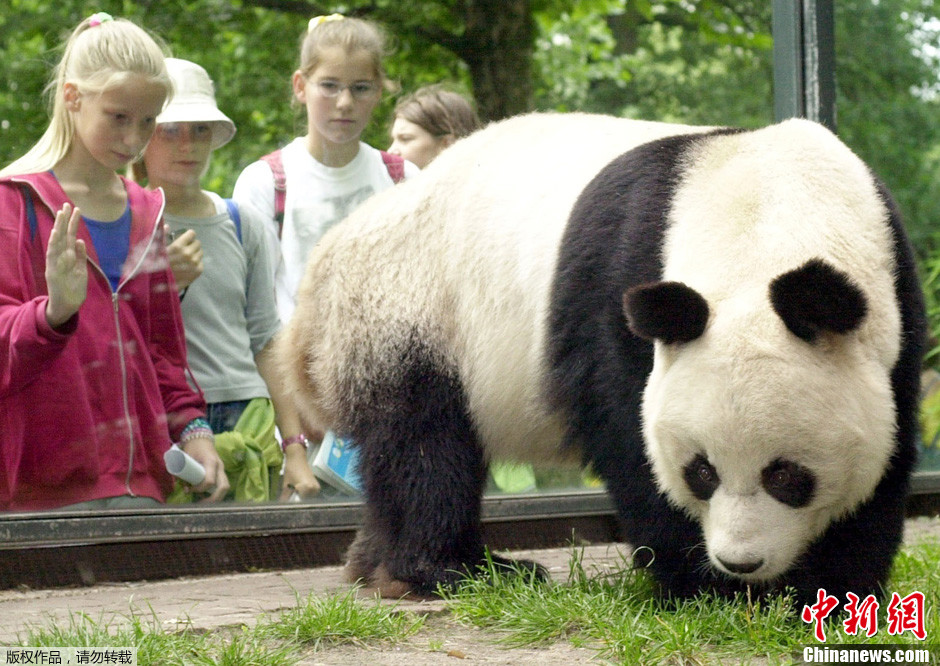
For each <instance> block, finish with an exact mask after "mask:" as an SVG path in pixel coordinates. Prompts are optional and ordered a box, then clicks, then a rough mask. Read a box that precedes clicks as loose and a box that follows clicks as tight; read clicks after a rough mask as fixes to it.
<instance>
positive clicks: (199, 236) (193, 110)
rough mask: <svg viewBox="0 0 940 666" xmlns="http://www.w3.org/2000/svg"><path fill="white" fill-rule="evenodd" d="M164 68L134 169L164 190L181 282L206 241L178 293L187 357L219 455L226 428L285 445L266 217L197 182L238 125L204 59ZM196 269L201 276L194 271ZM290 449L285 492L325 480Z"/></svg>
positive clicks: (293, 430)
mask: <svg viewBox="0 0 940 666" xmlns="http://www.w3.org/2000/svg"><path fill="white" fill-rule="evenodd" d="M167 69H168V71H169V73H170V78H171V79H172V81H173V86H174V95H173V97H172V99H171V100H170V103H169V104H168V105H167V107H166V109H165V110H164V111H163V113H161V114H160V115H159V116H158V117H157V129H156V131H155V132H154V135H153V138H152V139H151V141H150V144H149V145H148V146H147V149H146V150H145V151H144V155H143V160H142V161H141V162H139V163H138V164H137V165H135V174H136V175H137V176H138V177H145V178H146V179H147V181H148V186H149V187H153V188H156V187H161V188H163V190H164V193H165V196H166V211H165V215H164V218H165V220H166V223H167V225H168V227H169V230H170V233H171V235H179V237H178V238H177V239H176V240H175V241H174V242H173V243H172V244H171V245H170V254H171V261H172V259H173V256H174V254H175V255H176V257H177V258H178V259H180V262H179V264H178V265H176V266H174V273H177V272H179V273H180V274H179V275H177V277H178V278H179V281H180V282H183V283H186V282H189V280H190V279H191V278H192V277H193V271H190V274H189V275H183V274H182V273H183V271H179V270H178V269H180V267H181V266H183V265H186V264H187V263H188V264H189V265H190V267H192V265H193V261H198V259H199V254H198V252H199V250H198V248H199V247H200V246H201V253H202V256H201V258H202V264H203V266H202V275H201V276H199V277H198V279H193V280H192V282H191V284H189V285H188V287H186V289H185V290H184V291H183V292H182V294H181V298H182V303H181V306H182V311H183V323H184V326H185V329H186V347H187V355H188V359H189V364H190V367H191V368H192V371H193V375H194V376H195V379H196V381H197V382H198V384H199V386H200V387H201V388H202V390H203V391H204V393H205V395H206V402H207V403H208V406H209V410H208V420H209V423H210V426H211V427H212V429H213V431H214V432H215V433H216V445H217V447H218V448H219V451H220V454H221V455H222V456H223V459H225V450H224V447H225V445H226V441H227V440H226V436H227V433H231V432H232V431H236V430H237V432H236V433H235V434H234V435H232V436H231V437H230V439H232V440H237V441H239V442H244V441H245V440H247V439H253V440H257V439H264V440H265V441H260V442H258V441H256V442H254V443H253V444H251V446H252V447H254V448H255V449H256V450H261V451H270V447H271V446H272V445H273V448H274V451H275V452H277V453H280V448H279V446H278V443H277V441H276V440H275V439H274V428H273V423H272V418H271V411H272V408H273V420H276V423H277V426H278V430H279V431H280V433H281V435H282V436H283V437H284V438H285V441H294V440H298V439H300V438H301V436H300V433H301V426H300V420H299V417H298V416H297V412H296V411H295V409H294V407H293V403H292V401H291V400H290V399H289V398H288V397H286V396H285V395H284V392H283V389H282V388H281V385H280V380H279V375H278V373H277V372H276V370H275V368H274V367H273V365H272V363H271V360H270V358H269V346H270V342H271V340H272V338H273V337H274V334H275V333H277V331H278V329H279V328H280V320H279V319H278V315H277V310H276V308H275V304H274V298H273V295H274V284H273V275H274V271H273V269H272V268H271V263H270V262H271V255H270V252H269V250H268V249H267V245H266V241H265V237H264V234H265V230H264V224H265V223H264V219H263V216H262V214H261V213H260V212H258V211H257V210H256V209H254V208H252V207H251V206H247V205H241V206H236V205H235V204H234V202H233V201H231V200H225V199H222V197H220V196H219V195H218V194H216V193H214V192H209V191H207V190H203V189H202V186H201V182H200V181H201V178H202V175H203V174H204V173H205V171H206V168H207V167H208V165H209V159H210V157H211V155H212V151H213V150H214V149H216V148H218V147H219V146H223V145H225V144H226V143H227V142H228V141H230V140H231V138H232V137H233V136H234V135H235V124H234V123H233V122H232V121H231V120H230V119H229V117H228V116H226V115H225V114H224V113H222V111H220V110H219V108H218V106H217V104H216V100H215V93H214V90H213V85H212V80H211V79H210V78H209V75H208V74H207V73H206V71H205V70H204V69H203V68H202V67H200V66H199V65H197V64H196V63H193V62H190V61H188V60H180V59H178V58H168V59H167ZM194 247H195V248H197V249H196V250H195V251H194V250H193V248H194ZM184 254H188V255H189V256H188V258H187V257H184V256H183V255H184ZM194 273H195V275H198V270H197V271H195V272H194ZM252 424H253V425H252ZM236 426H238V428H237V429H236ZM255 445H257V446H255ZM285 455H286V463H285V470H284V483H283V489H282V492H281V498H282V499H287V497H289V496H291V495H292V494H294V493H297V494H298V495H299V496H301V497H304V496H309V495H312V494H315V493H316V492H317V491H318V490H319V484H318V483H317V481H316V479H315V477H314V476H313V473H312V471H311V470H310V467H309V465H308V464H307V458H306V451H305V450H304V447H303V446H291V447H285ZM264 457H265V458H269V456H267V455H266V456H264ZM229 477H230V480H231V484H232V488H233V490H234V491H235V499H261V498H262V497H260V496H258V488H257V484H255V486H253V487H251V488H249V485H250V484H249V483H248V481H246V485H245V486H244V488H241V489H240V486H239V481H238V478H237V475H235V474H232V473H230V474H229ZM255 481H257V477H256V478H255ZM240 490H243V491H244V493H243V494H242V495H240V494H239V493H240ZM267 490H268V491H270V492H273V490H272V489H271V488H268V489H267ZM252 493H254V494H252ZM263 494H269V493H268V492H266V493H262V495H263Z"/></svg>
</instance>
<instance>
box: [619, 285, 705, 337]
mask: <svg viewBox="0 0 940 666" xmlns="http://www.w3.org/2000/svg"><path fill="white" fill-rule="evenodd" d="M623 313H624V315H626V317H627V325H628V326H629V327H630V330H631V331H633V333H634V334H636V335H637V336H639V337H641V338H644V339H646V340H660V341H662V342H665V343H669V344H671V343H674V342H690V341H691V340H694V339H695V338H697V337H699V336H700V335H701V334H702V333H704V332H705V326H706V324H708V303H707V302H706V301H705V298H704V297H703V296H702V295H701V294H700V293H698V292H697V291H695V290H694V289H692V288H691V287H688V286H686V285H684V284H682V283H681V282H653V283H650V284H641V285H639V286H636V287H632V288H630V289H628V290H627V291H626V292H625V293H624V295H623Z"/></svg>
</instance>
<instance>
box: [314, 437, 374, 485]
mask: <svg viewBox="0 0 940 666" xmlns="http://www.w3.org/2000/svg"><path fill="white" fill-rule="evenodd" d="M311 467H312V468H313V474H314V476H316V477H317V478H318V479H319V480H320V481H323V482H324V483H326V484H328V485H330V486H332V487H333V488H335V489H336V490H339V491H340V492H342V493H345V494H347V495H360V494H362V482H361V481H360V480H359V470H358V467H359V455H358V453H357V451H356V449H355V447H352V446H350V440H349V439H343V438H341V437H337V436H336V433H334V432H333V431H332V430H327V431H326V435H324V436H323V441H322V442H321V443H320V449H319V450H318V451H317V454H316V456H315V457H314V459H313V463H311Z"/></svg>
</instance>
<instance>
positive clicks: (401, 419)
mask: <svg viewBox="0 0 940 666" xmlns="http://www.w3.org/2000/svg"><path fill="white" fill-rule="evenodd" d="M412 351H414V350H412ZM429 356H430V355H423V354H412V355H410V358H408V359H407V360H406V362H404V363H402V364H401V365H400V366H399V368H401V375H400V377H399V380H400V381H399V382H396V386H394V387H390V388H391V390H389V391H388V392H387V393H386V392H384V391H383V392H382V393H383V394H384V395H382V399H381V400H379V401H378V402H379V403H380V404H382V405H383V407H384V409H382V411H381V413H378V412H376V411H371V410H370V411H369V412H366V411H365V410H359V412H358V418H357V421H359V423H358V424H357V428H356V432H355V433H354V437H353V438H354V439H355V440H356V441H357V443H358V445H359V448H360V470H359V471H360V476H361V478H362V482H363V487H364V491H365V496H366V513H367V518H366V526H367V527H366V530H367V534H365V535H362V536H361V537H360V538H357V541H360V542H361V545H363V546H364V547H365V550H368V552H369V555H367V556H363V555H361V554H360V555H358V557H359V558H360V559H361V560H362V561H365V562H367V563H369V565H370V566H371V563H372V562H374V561H377V560H378V559H381V564H380V565H378V566H376V567H375V569H374V572H375V573H374V578H384V577H386V576H387V577H389V578H390V579H391V580H394V581H399V582H401V583H405V584H407V586H408V587H409V589H410V591H411V592H412V593H413V594H416V595H420V596H430V595H433V594H435V593H436V592H437V590H438V587H439V586H445V587H450V586H453V585H454V584H455V583H456V582H457V581H459V580H460V579H461V578H463V577H465V576H466V575H468V574H474V573H477V569H478V567H479V566H481V565H484V564H485V563H486V556H485V549H484V545H483V536H482V532H481V523H480V513H481V499H482V495H483V489H484V486H485V482H486V469H487V465H486V460H485V456H484V452H483V449H482V447H481V446H480V444H479V442H478V440H477V437H476V433H475V430H474V428H473V425H472V422H471V419H470V416H469V412H468V409H467V406H466V398H465V395H464V392H463V390H462V387H461V385H460V382H459V380H458V379H457V378H456V373H454V372H447V371H444V370H442V369H441V368H440V366H439V365H437V364H435V363H433V362H431V361H429V360H427V359H428V358H429ZM390 405H393V406H394V409H391V410H389V409H388V407H389V406H390ZM378 550H382V551H383V552H381V554H379V553H378V552H377V551H378ZM354 554H355V553H354ZM496 561H498V562H500V566H501V567H506V568H508V564H507V563H506V561H504V560H503V559H502V558H496ZM530 564H531V563H530ZM531 567H534V565H531ZM367 568H368V567H367ZM385 582H386V583H388V582H389V581H385ZM394 589H397V588H394Z"/></svg>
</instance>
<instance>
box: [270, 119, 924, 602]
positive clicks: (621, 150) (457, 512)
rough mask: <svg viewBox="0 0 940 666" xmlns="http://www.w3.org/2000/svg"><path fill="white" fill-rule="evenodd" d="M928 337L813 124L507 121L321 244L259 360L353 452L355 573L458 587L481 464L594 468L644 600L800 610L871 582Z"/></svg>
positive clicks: (470, 550) (474, 523)
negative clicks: (742, 597) (734, 598)
mask: <svg viewBox="0 0 940 666" xmlns="http://www.w3.org/2000/svg"><path fill="white" fill-rule="evenodd" d="M924 329H925V316H924V305H923V302H922V295H921V292H920V290H919V283H918V280H917V276H916V272H915V264H914V259H913V256H912V251H911V248H910V245H909V243H908V240H907V239H906V237H905V233H904V230H903V228H902V225H901V221H900V219H899V217H898V213H897V210H896V208H895V206H894V204H893V203H892V200H891V198H890V195H889V194H888V192H887V191H886V189H885V188H884V186H883V185H882V184H881V183H880V182H879V181H878V180H877V179H876V178H875V177H874V176H873V175H872V173H871V172H870V170H869V169H868V168H867V167H866V165H865V164H863V162H862V161H861V160H860V159H859V158H858V157H856V156H855V155H854V154H853V153H852V152H851V151H850V150H849V149H848V148H847V147H846V146H845V145H844V144H842V143H841V142H840V141H839V140H838V139H837V138H836V137H835V136H834V135H833V134H832V133H831V132H829V131H828V130H827V129H825V128H824V127H822V126H821V125H818V124H815V123H812V122H810V121H806V120H799V119H793V120H788V121H785V122H782V123H779V124H776V125H772V126H769V127H765V128H761V129H756V130H747V131H745V130H733V129H726V128H708V127H692V126H684V125H676V124H664V123H655V122H645V121H636V120H626V119H617V118H611V117H605V116H597V115H589V114H531V115H524V116H519V117H516V118H512V119H509V120H506V121H502V122H499V123H495V124H492V125H490V126H488V127H487V128H485V129H483V130H481V131H479V132H478V133H476V134H474V135H472V136H470V137H468V138H466V139H463V140H461V141H460V142H458V143H457V144H456V145H454V146H453V147H451V148H449V149H448V150H447V151H445V152H444V153H443V154H442V155H441V156H440V157H439V158H438V159H437V160H436V161H435V162H434V163H432V164H431V165H430V166H429V167H428V168H427V170H426V171H424V172H422V173H421V174H420V175H419V176H417V177H416V178H414V179H411V180H409V181H407V182H405V183H403V184H401V185H398V186H396V187H395V188H393V189H390V190H388V191H386V192H383V193H381V194H379V195H377V196H375V197H373V198H372V199H370V200H369V201H367V202H366V203H365V204H364V205H362V206H361V207H360V208H359V209H358V210H357V211H355V212H354V213H353V214H352V215H351V216H350V217H348V218H347V219H346V220H344V221H343V222H342V223H340V224H339V225H337V226H336V227H334V228H333V229H332V230H331V231H329V232H328V233H327V234H326V235H325V236H324V237H323V239H322V240H321V242H320V243H319V244H318V245H317V246H316V247H315V248H314V250H313V251H312V253H311V255H310V257H309V263H308V267H307V270H306V274H305V277H304V279H303V282H302V284H301V287H300V289H299V292H298V296H297V309H296V312H295V314H294V316H293V317H292V319H291V320H290V322H289V323H288V324H287V326H286V327H285V330H284V331H283V332H282V334H281V336H280V337H279V339H278V341H277V356H278V360H279V363H280V366H281V368H282V369H283V371H284V374H285V382H286V385H287V387H288V390H289V391H290V392H291V394H292V395H293V396H294V398H295V399H296V402H297V404H298V407H299V409H300V411H301V414H302V416H303V418H304V420H305V421H306V423H307V424H308V427H311V428H315V429H320V430H326V429H332V430H334V431H336V432H338V433H340V434H343V435H346V436H349V437H351V439H352V440H353V441H354V442H355V444H356V445H357V446H358V449H359V454H360V470H359V471H360V475H361V478H362V481H363V485H364V494H365V517H364V522H363V526H362V528H361V530H360V531H359V533H358V534H357V537H356V539H355V541H354V542H353V544H352V546H351V547H350V551H349V554H348V558H347V574H348V576H349V578H350V580H362V581H365V582H366V583H369V584H372V585H375V586H378V587H379V589H380V590H381V591H383V592H384V593H385V594H394V595H398V594H403V593H406V592H410V593H411V594H414V595H422V596H423V595H431V594H434V593H435V591H436V590H438V589H439V586H440V585H444V586H447V585H452V584H453V583H454V582H455V581H456V580H457V579H458V578H459V577H460V576H462V575H464V574H465V573H466V572H468V571H471V572H472V571H474V570H476V567H477V565H478V564H480V563H481V562H483V560H484V557H485V555H484V549H485V547H484V543H483V539H482V536H481V525H480V510H481V495H482V492H483V488H484V481H485V474H486V469H487V464H488V461H490V460H491V459H494V458H499V459H510V460H520V461H526V460H528V461H535V462H537V463H547V462H551V461H555V462H561V463H564V462H575V463H589V464H590V465H591V466H592V467H593V468H594V469H595V470H596V471H597V473H599V474H600V475H601V477H602V478H603V479H604V480H605V481H606V485H607V488H608V491H609V493H610V494H611V496H612V498H613V500H614V503H615V505H616V508H617V512H618V514H619V517H620V519H621V521H622V524H623V529H624V536H625V539H626V540H627V542H628V543H629V544H630V545H631V546H632V547H634V548H635V549H636V551H635V554H636V562H637V564H638V565H642V566H646V567H648V568H649V570H650V571H651V573H652V575H653V578H654V580H655V581H656V583H658V588H659V590H660V591H661V592H662V593H663V594H664V595H666V596H669V597H675V598H683V597H687V596H690V595H695V594H697V593H700V592H703V591H713V592H716V593H719V594H729V595H730V594H734V593H736V592H738V591H742V590H745V589H748V588H750V589H752V590H753V591H755V592H757V593H773V592H776V591H781V590H786V589H789V590H791V591H795V594H796V596H797V598H798V599H801V600H806V601H807V602H808V601H809V600H812V599H815V595H816V593H817V590H818V589H821V588H822V589H825V590H826V591H827V592H828V593H829V594H836V595H844V593H846V592H853V593H855V594H858V595H860V596H862V597H864V596H866V595H867V594H870V593H873V594H878V593H879V592H880V590H881V586H882V584H883V583H885V581H886V578H887V575H888V572H889V568H890V565H891V562H892V558H893V556H894V554H895V553H896V551H897V549H898V546H899V543H900V539H901V534H902V526H903V515H904V502H905V495H906V491H907V487H908V481H909V476H910V473H911V469H912V466H913V464H914V462H915V449H914V433H915V407H916V401H917V394H918V382H919V379H918V377H919V365H920V360H921V356H922V351H923V345H924V338H925V333H924ZM497 564H507V562H506V561H505V560H503V559H500V558H497ZM524 564H525V565H526V566H536V567H537V565H534V563H524Z"/></svg>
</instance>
